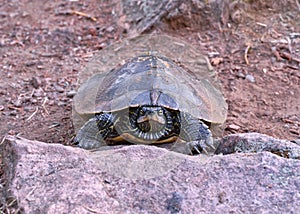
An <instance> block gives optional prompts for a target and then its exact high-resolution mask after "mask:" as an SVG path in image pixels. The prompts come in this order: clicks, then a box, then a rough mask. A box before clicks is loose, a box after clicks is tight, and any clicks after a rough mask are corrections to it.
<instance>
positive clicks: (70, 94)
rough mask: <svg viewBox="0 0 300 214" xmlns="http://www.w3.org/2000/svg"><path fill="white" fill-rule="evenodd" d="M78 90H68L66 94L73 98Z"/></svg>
mask: <svg viewBox="0 0 300 214" xmlns="http://www.w3.org/2000/svg"><path fill="white" fill-rule="evenodd" d="M76 93H77V92H76V91H74V90H72V91H68V92H67V94H66V96H67V97H68V98H73V97H74V96H75V95H76Z"/></svg>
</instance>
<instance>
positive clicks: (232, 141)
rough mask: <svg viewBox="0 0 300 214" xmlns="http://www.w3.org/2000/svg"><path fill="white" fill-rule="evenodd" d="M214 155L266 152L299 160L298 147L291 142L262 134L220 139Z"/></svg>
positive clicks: (235, 135) (238, 135)
mask: <svg viewBox="0 0 300 214" xmlns="http://www.w3.org/2000/svg"><path fill="white" fill-rule="evenodd" d="M219 144H220V145H219V147H218V148H217V150H216V152H215V153H216V154H224V155H226V154H232V153H236V152H243V153H258V152H264V151H268V152H271V153H273V154H276V155H279V156H281V157H284V158H291V159H298V160H300V146H299V145H297V144H296V143H294V142H292V141H287V140H279V139H276V138H273V137H270V136H267V135H264V134H259V133H247V134H233V135H228V136H225V137H224V138H222V139H221V140H220V142H219Z"/></svg>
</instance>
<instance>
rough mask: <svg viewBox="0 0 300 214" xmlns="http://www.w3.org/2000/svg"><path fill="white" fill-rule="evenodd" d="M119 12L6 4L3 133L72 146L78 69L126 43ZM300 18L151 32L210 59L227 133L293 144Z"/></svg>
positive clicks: (1, 53)
mask: <svg viewBox="0 0 300 214" xmlns="http://www.w3.org/2000/svg"><path fill="white" fill-rule="evenodd" d="M113 8H114V5H113V4H111V3H110V1H89V3H82V1H63V0H57V1H29V0H22V1H11V0H3V1H1V3H0V76H1V84H0V115H1V120H0V127H1V130H0V131H1V132H0V135H1V136H2V137H3V136H4V135H5V134H8V133H9V134H15V135H17V134H18V135H21V136H23V137H26V138H28V139H36V140H40V141H44V142H48V143H62V144H66V145H68V144H70V142H71V139H72V138H73V136H74V129H73V126H72V116H71V113H72V97H73V96H74V93H75V92H76V89H77V87H78V84H77V74H78V72H79V71H80V69H82V67H84V66H85V65H86V63H87V62H88V60H90V59H91V58H92V57H93V56H94V55H95V54H96V53H97V51H99V50H100V49H102V48H105V47H106V46H108V45H109V44H111V43H113V42H115V41H118V40H123V39H125V38H126V35H125V34H123V31H122V29H120V27H119V26H118V25H117V24H116V19H115V16H114V12H113V11H114V10H113ZM74 11H79V12H84V14H88V16H87V17H86V16H83V14H79V13H77V12H74ZM299 14H300V13H299V11H297V10H290V11H285V9H284V8H283V9H282V11H279V12H278V11H275V10H272V9H268V8H261V9H260V10H257V11H255V10H253V11H250V12H248V13H247V14H246V15H245V16H244V18H243V19H242V20H240V19H234V16H232V20H230V26H229V25H228V26H227V27H226V28H220V29H218V30H206V31H201V32H199V31H198V30H195V29H191V28H188V27H186V28H184V27H181V28H179V29H172V28H168V29H162V28H161V27H157V28H156V27H154V28H153V30H154V31H156V32H162V31H163V32H167V33H169V34H170V35H172V36H177V37H179V38H182V39H184V40H186V41H188V42H190V43H191V44H193V45H194V46H195V47H196V48H197V49H200V50H202V51H203V53H205V54H207V56H209V59H210V60H211V63H212V64H213V66H214V68H215V69H216V71H217V72H218V75H219V78H220V80H221V82H222V86H223V89H224V90H223V91H224V94H225V97H226V99H227V102H228V104H229V112H228V120H227V123H226V129H225V134H230V133H236V132H260V133H264V134H268V135H270V136H273V137H276V138H282V139H288V140H295V139H299V135H300V127H299V126H300V122H299V121H300V113H299V112H300V109H299V108H300V107H299V106H300V98H299V97H300V87H299V86H300V82H299V80H300V69H299V68H300V24H299V23H300V15H299ZM0 163H1V157H0ZM2 173H3V172H1V170H0V174H2ZM0 204H1V203H0Z"/></svg>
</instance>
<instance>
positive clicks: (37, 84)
mask: <svg viewBox="0 0 300 214" xmlns="http://www.w3.org/2000/svg"><path fill="white" fill-rule="evenodd" d="M41 84H42V81H41V79H40V78H38V77H32V79H31V85H32V86H33V87H34V88H39V87H40V86H41Z"/></svg>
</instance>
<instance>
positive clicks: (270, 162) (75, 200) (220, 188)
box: [0, 134, 300, 213]
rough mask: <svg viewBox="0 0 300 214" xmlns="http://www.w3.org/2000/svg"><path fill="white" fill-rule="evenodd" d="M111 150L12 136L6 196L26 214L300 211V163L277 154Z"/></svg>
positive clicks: (6, 151)
mask: <svg viewBox="0 0 300 214" xmlns="http://www.w3.org/2000/svg"><path fill="white" fill-rule="evenodd" d="M256 136H257V135H256ZM237 137H238V135H234V136H233V138H235V139H238V140H240V139H246V138H247V134H245V135H242V136H241V137H240V138H237ZM229 138H232V137H227V141H229ZM267 138H268V137H267ZM267 138H266V137H265V136H260V139H264V140H266V139H267ZM249 139H251V140H254V136H253V135H251V136H250V137H249ZM249 141H250V140H249ZM277 141H278V142H280V141H279V140H277ZM284 144H286V145H287V144H288V142H284ZM291 144H293V143H291ZM294 145H296V144H294ZM296 146H297V145H296ZM109 148H110V149H107V148H103V150H102V151H100V150H99V151H95V152H90V151H87V150H82V149H79V148H72V147H67V146H63V145H59V144H45V143H42V142H38V141H29V140H26V139H23V138H17V137H12V136H9V137H7V138H6V140H5V142H4V143H3V144H2V147H1V150H0V151H1V155H2V156H3V157H5V158H4V169H5V177H6V179H7V183H8V185H7V187H6V188H7V189H5V192H6V193H7V194H8V193H10V194H11V196H13V197H14V198H16V199H18V205H19V207H20V208H22V211H23V212H24V213H57V212H58V211H59V213H240V212H243V213H299V212H300V191H299V185H300V183H299V181H300V161H299V160H296V159H289V158H282V157H280V156H278V155H275V154H272V153H270V152H259V153H249V154H244V153H235V154H230V155H214V156H210V157H207V156H186V155H182V154H179V153H173V152H169V151H167V150H165V149H162V148H158V147H155V146H146V145H133V146H116V147H109ZM299 148H300V147H299V146H298V147H295V148H294V149H298V151H299ZM8 190H10V191H8Z"/></svg>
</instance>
